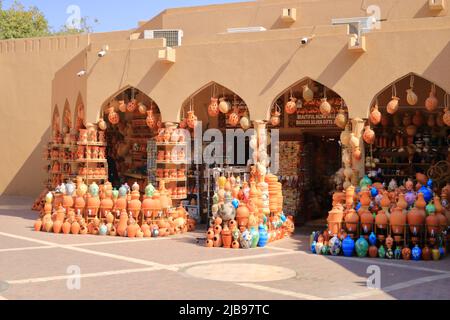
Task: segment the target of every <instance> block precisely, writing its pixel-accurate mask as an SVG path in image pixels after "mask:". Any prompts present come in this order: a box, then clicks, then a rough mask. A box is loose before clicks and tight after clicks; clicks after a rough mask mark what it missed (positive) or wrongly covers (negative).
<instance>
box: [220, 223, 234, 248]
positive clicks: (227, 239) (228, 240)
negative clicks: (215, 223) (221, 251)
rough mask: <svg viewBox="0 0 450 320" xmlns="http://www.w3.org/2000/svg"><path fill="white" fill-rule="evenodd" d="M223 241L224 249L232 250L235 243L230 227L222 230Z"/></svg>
mask: <svg viewBox="0 0 450 320" xmlns="http://www.w3.org/2000/svg"><path fill="white" fill-rule="evenodd" d="M222 241H223V247H224V248H227V249H229V248H231V244H232V242H233V236H232V234H231V231H230V229H229V228H228V227H225V228H224V229H223V230H222Z"/></svg>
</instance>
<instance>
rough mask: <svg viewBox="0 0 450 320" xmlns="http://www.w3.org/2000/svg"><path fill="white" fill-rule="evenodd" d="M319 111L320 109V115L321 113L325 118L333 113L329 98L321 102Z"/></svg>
mask: <svg viewBox="0 0 450 320" xmlns="http://www.w3.org/2000/svg"><path fill="white" fill-rule="evenodd" d="M319 109H320V113H321V114H322V115H323V116H328V115H329V114H330V113H331V105H330V103H329V102H328V99H327V98H323V99H322V100H321V104H320V107H319Z"/></svg>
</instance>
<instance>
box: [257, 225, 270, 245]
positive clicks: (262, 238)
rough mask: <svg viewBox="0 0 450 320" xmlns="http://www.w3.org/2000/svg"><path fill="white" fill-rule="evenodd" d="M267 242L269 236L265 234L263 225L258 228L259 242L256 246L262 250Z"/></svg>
mask: <svg viewBox="0 0 450 320" xmlns="http://www.w3.org/2000/svg"><path fill="white" fill-rule="evenodd" d="M268 241H269V234H268V233H267V230H266V228H265V227H264V226H263V225H260V226H259V242H258V246H259V247H261V248H264V247H265V246H266V245H267V242H268Z"/></svg>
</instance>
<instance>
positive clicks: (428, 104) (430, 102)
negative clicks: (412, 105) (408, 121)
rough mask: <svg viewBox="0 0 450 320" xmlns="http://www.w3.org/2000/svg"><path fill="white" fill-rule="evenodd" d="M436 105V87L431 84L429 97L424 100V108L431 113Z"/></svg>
mask: <svg viewBox="0 0 450 320" xmlns="http://www.w3.org/2000/svg"><path fill="white" fill-rule="evenodd" d="M438 103H439V102H438V99H437V98H436V87H435V85H434V84H433V85H432V87H431V91H430V96H429V97H428V98H427V100H425V108H426V109H427V110H428V111H429V112H433V111H435V110H436V108H437V106H438Z"/></svg>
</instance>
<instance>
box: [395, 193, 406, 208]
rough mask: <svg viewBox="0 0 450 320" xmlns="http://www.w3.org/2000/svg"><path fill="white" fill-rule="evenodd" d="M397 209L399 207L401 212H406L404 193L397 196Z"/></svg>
mask: <svg viewBox="0 0 450 320" xmlns="http://www.w3.org/2000/svg"><path fill="white" fill-rule="evenodd" d="M397 207H399V208H400V209H402V210H406V208H407V207H408V203H407V202H406V199H405V194H404V193H400V194H399V195H398V202H397Z"/></svg>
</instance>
